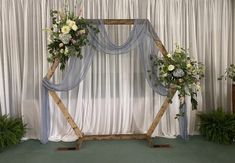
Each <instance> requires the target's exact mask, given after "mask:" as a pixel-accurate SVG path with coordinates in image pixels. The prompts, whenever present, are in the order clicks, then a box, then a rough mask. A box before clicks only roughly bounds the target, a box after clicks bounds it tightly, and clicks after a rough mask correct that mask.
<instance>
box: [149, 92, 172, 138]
mask: <svg viewBox="0 0 235 163" xmlns="http://www.w3.org/2000/svg"><path fill="white" fill-rule="evenodd" d="M169 91H171V97H167V98H166V99H165V101H164V103H163V104H162V106H161V108H160V110H159V111H158V113H157V115H156V117H155V118H154V120H153V122H152V124H151V126H150V127H149V129H148V131H147V136H149V137H151V136H152V134H153V132H154V130H155V129H156V127H157V125H158V123H159V122H160V120H161V118H162V116H163V114H164V113H165V111H166V109H167V108H168V107H169V104H170V101H171V99H172V98H173V96H174V95H175V92H176V91H175V90H173V89H170V90H169Z"/></svg>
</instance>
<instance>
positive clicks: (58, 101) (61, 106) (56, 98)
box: [49, 91, 83, 138]
mask: <svg viewBox="0 0 235 163" xmlns="http://www.w3.org/2000/svg"><path fill="white" fill-rule="evenodd" d="M49 94H50V95H51V97H52V98H53V100H54V102H55V103H56V105H57V106H58V108H59V109H60V110H61V112H62V113H63V114H64V117H65V118H66V120H67V121H68V123H69V124H70V126H71V127H72V129H73V130H74V132H75V134H76V135H77V136H78V138H81V137H83V134H82V132H81V130H80V129H79V128H78V126H77V124H76V123H75V122H74V120H73V118H72V116H71V115H70V114H69V112H68V109H67V108H66V106H65V105H64V103H63V102H62V100H61V99H60V97H59V96H58V95H57V93H56V92H55V91H49Z"/></svg>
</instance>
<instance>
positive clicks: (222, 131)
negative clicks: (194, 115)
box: [198, 108, 235, 144]
mask: <svg viewBox="0 0 235 163" xmlns="http://www.w3.org/2000/svg"><path fill="white" fill-rule="evenodd" d="M198 116H199V118H200V128H199V130H200V133H201V135H202V136H204V137H206V138H207V139H208V140H209V141H213V142H216V143H219V144H231V143H232V142H233V140H234V139H235V115H234V114H230V113H225V112H224V111H222V109H221V108H219V109H217V110H216V111H212V112H209V113H201V114H199V115H198Z"/></svg>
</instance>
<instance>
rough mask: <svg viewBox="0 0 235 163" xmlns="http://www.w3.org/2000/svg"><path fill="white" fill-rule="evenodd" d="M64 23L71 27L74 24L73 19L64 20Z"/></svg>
mask: <svg viewBox="0 0 235 163" xmlns="http://www.w3.org/2000/svg"><path fill="white" fill-rule="evenodd" d="M66 24H67V25H68V26H69V27H70V28H72V26H74V25H76V23H75V21H73V20H70V19H69V20H67V21H66Z"/></svg>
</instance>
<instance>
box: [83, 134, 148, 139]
mask: <svg viewBox="0 0 235 163" xmlns="http://www.w3.org/2000/svg"><path fill="white" fill-rule="evenodd" d="M129 139H139V140H140V139H147V135H146V134H114V135H85V136H84V137H83V140H129Z"/></svg>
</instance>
